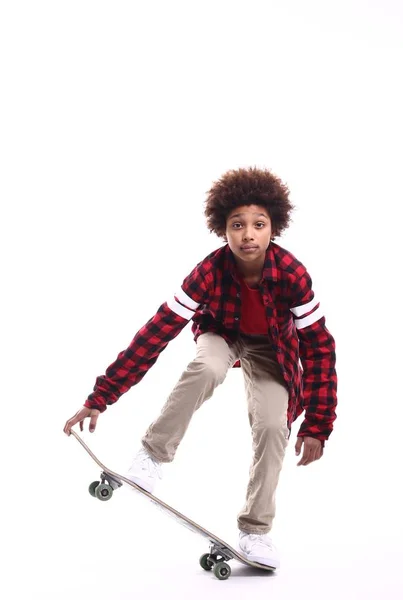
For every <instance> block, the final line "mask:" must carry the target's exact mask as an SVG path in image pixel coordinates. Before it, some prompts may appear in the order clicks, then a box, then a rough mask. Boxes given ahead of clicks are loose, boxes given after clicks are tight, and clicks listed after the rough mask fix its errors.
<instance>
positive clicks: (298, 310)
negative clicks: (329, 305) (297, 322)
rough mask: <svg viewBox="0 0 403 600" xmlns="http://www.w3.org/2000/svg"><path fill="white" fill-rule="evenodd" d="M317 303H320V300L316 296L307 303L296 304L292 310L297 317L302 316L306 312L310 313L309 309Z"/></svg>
mask: <svg viewBox="0 0 403 600" xmlns="http://www.w3.org/2000/svg"><path fill="white" fill-rule="evenodd" d="M317 304H319V300H316V299H315V298H313V299H312V300H311V301H310V302H308V303H307V304H301V305H300V306H295V307H294V308H290V311H291V312H292V313H294V315H295V316H296V317H300V316H301V315H304V314H305V313H308V312H309V311H311V310H312V309H313V308H314V307H315V306H316V305H317Z"/></svg>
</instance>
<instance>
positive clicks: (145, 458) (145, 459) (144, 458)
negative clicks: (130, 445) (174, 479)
mask: <svg viewBox="0 0 403 600" xmlns="http://www.w3.org/2000/svg"><path fill="white" fill-rule="evenodd" d="M140 456H141V458H140V460H139V463H140V466H141V468H142V470H143V471H149V466H150V460H151V462H152V463H153V465H154V467H155V469H156V471H157V473H158V476H159V477H161V466H160V465H159V464H158V462H157V461H156V460H154V458H153V457H152V456H150V455H149V454H147V453H146V452H145V450H143V452H142V453H141V455H140Z"/></svg>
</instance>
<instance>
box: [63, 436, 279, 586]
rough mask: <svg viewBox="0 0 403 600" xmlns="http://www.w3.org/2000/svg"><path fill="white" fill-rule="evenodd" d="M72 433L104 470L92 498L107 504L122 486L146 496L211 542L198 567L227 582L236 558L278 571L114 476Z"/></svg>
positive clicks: (92, 490)
mask: <svg viewBox="0 0 403 600" xmlns="http://www.w3.org/2000/svg"><path fill="white" fill-rule="evenodd" d="M71 433H72V434H73V436H74V437H75V438H76V440H77V441H78V442H80V444H81V446H82V447H83V448H84V450H86V451H87V453H88V454H89V455H90V456H91V458H92V459H93V460H94V461H95V462H96V463H97V465H98V466H99V467H100V468H101V469H102V472H101V475H100V481H94V482H93V483H91V484H90V486H89V489H88V491H89V493H90V494H91V496H93V497H94V498H98V500H102V501H104V502H105V501H106V500H110V499H111V498H112V496H113V493H114V491H115V490H117V489H118V488H120V487H122V485H123V484H126V485H128V486H130V487H131V488H132V489H133V490H135V491H136V492H139V493H140V494H143V496H146V497H147V498H148V499H149V500H150V501H151V502H152V503H153V504H154V505H155V506H157V507H158V508H159V509H160V510H162V512H164V513H166V514H168V515H169V516H170V517H172V518H173V519H175V520H176V521H177V522H179V523H180V524H181V525H183V526H184V527H186V528H187V529H190V530H191V531H193V532H194V533H197V534H199V535H201V536H202V537H203V538H205V539H206V540H208V541H209V542H210V552H208V553H206V554H203V555H202V556H201V557H200V559H199V564H200V566H201V567H202V568H203V569H204V570H205V571H211V570H212V571H213V573H214V575H215V576H216V577H217V578H218V579H221V580H223V579H228V577H229V576H230V575H231V567H230V565H229V564H228V562H226V561H229V560H231V559H235V560H237V561H239V562H241V563H242V564H244V565H248V566H250V567H255V568H256V569H262V570H264V571H275V570H276V569H275V567H269V566H267V565H262V564H260V563H256V562H252V561H250V560H248V559H247V558H244V557H243V556H242V555H241V554H240V553H239V552H237V550H235V548H232V546H230V545H229V544H227V543H226V542H224V541H223V540H221V539H220V538H219V537H217V536H216V535H214V534H213V533H211V532H210V531H208V530H207V529H204V527H201V525H198V524H197V523H195V522H194V521H192V520H191V519H189V518H188V517H186V516H185V515H183V514H182V513H180V512H179V511H177V510H175V508H172V507H171V506H169V505H168V504H165V502H163V501H162V500H160V499H159V498H157V497H156V496H154V495H152V494H150V493H149V492H147V491H146V490H144V489H143V488H142V487H140V486H139V485H136V484H135V483H134V482H133V481H130V479H127V478H126V477H124V476H123V475H119V473H115V472H114V471H112V470H111V469H108V468H107V467H105V465H103V464H102V463H101V461H100V460H98V458H97V457H96V456H95V454H94V453H93V452H92V451H91V450H90V449H89V447H88V446H87V444H86V443H85V442H84V440H83V439H82V438H81V437H80V436H79V435H78V434H77V433H76V432H75V431H73V430H71Z"/></svg>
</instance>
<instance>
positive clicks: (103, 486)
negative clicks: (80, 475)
mask: <svg viewBox="0 0 403 600" xmlns="http://www.w3.org/2000/svg"><path fill="white" fill-rule="evenodd" d="M100 478H101V481H93V482H92V483H91V484H90V486H89V488H88V491H89V492H90V494H91V496H93V497H94V498H98V500H109V499H110V498H111V497H112V494H113V492H114V491H115V490H117V489H118V488H120V487H122V485H123V483H122V482H121V481H119V480H118V479H115V478H114V477H113V476H112V475H109V473H105V471H102V473H101V475H100Z"/></svg>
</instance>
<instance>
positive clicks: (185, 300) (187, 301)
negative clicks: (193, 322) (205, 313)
mask: <svg viewBox="0 0 403 600" xmlns="http://www.w3.org/2000/svg"><path fill="white" fill-rule="evenodd" d="M175 296H176V297H177V299H178V300H179V302H180V303H181V304H184V305H185V306H187V307H188V308H190V309H192V310H196V308H197V307H198V306H200V304H199V303H198V302H195V301H194V300H192V298H191V297H190V296H188V295H187V294H186V292H184V291H183V289H182V288H179V291H178V292H175Z"/></svg>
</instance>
